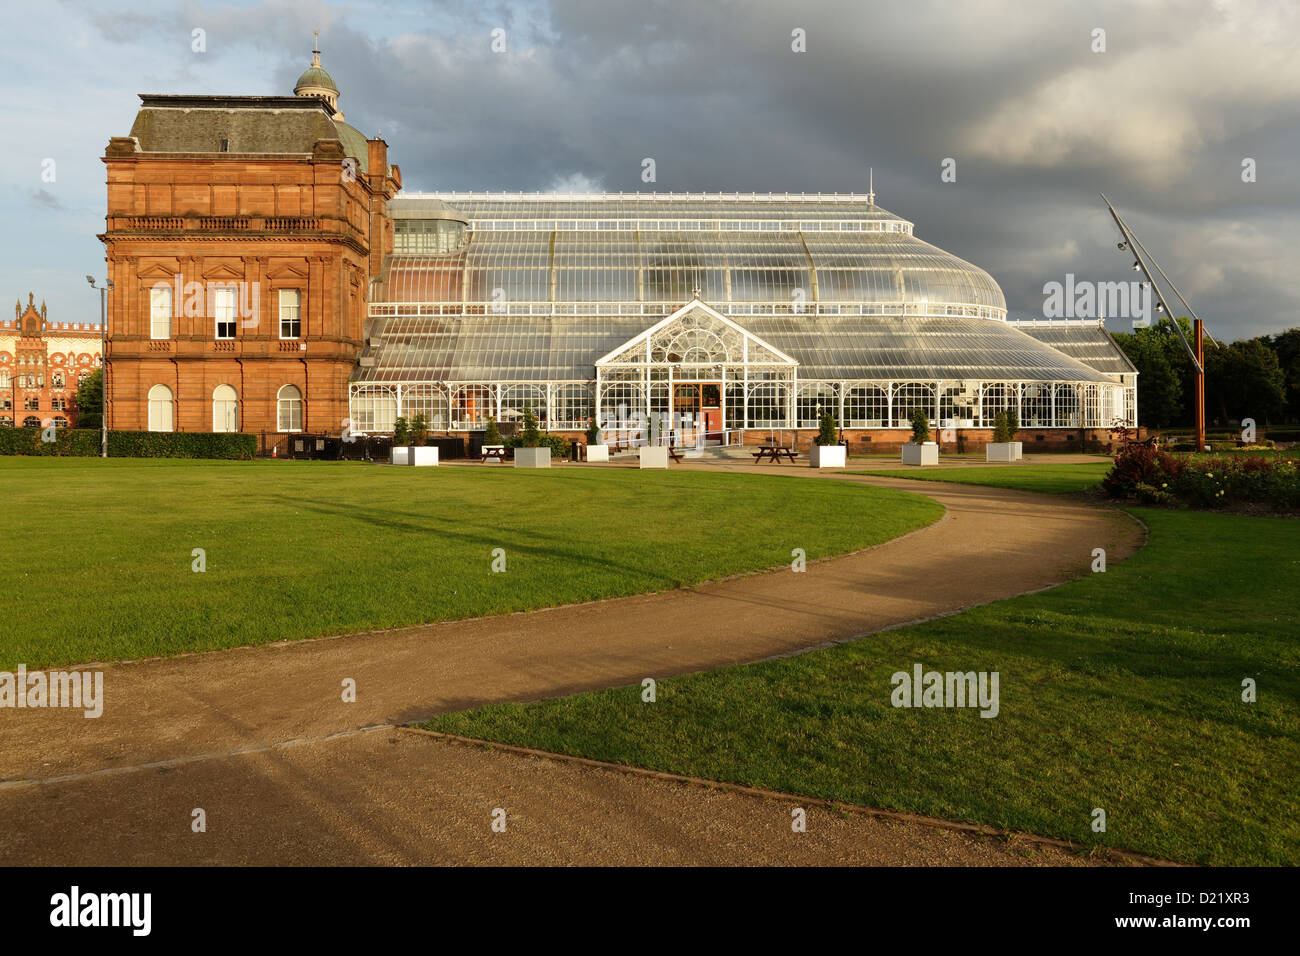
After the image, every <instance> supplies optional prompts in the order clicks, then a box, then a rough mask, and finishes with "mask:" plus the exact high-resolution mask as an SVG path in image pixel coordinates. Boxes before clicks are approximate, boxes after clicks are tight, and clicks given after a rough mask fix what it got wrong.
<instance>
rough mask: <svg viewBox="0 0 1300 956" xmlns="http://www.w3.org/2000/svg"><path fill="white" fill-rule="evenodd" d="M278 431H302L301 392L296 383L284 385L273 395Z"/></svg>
mask: <svg viewBox="0 0 1300 956" xmlns="http://www.w3.org/2000/svg"><path fill="white" fill-rule="evenodd" d="M275 400H276V412H277V420H278V422H279V427H280V431H282V432H300V431H302V392H300V391H298V387H297V386H296V385H286V386H284V387H283V388H281V389H280V392H279V394H277V395H276V397H275Z"/></svg>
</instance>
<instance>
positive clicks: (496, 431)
mask: <svg viewBox="0 0 1300 956" xmlns="http://www.w3.org/2000/svg"><path fill="white" fill-rule="evenodd" d="M505 449H506V446H505V443H504V442H503V441H502V440H501V428H500V426H498V425H497V420H496V416H495V415H489V416H488V420H487V427H486V428H485V429H483V445H482V451H483V452H488V451H495V452H497V453H498V454H497V455H493V456H491V457H489V456H487V455H484V456H483V457H484V460H485V461H501V458H500V457H499V455H500V454H502V453H504V452H505Z"/></svg>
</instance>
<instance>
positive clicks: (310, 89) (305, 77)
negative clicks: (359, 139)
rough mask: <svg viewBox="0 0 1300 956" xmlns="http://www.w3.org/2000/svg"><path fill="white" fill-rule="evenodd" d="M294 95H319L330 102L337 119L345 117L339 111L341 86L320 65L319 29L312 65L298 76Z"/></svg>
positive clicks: (312, 55) (312, 52) (312, 54)
mask: <svg viewBox="0 0 1300 956" xmlns="http://www.w3.org/2000/svg"><path fill="white" fill-rule="evenodd" d="M293 95H294V96H316V97H319V98H320V99H322V100H324V101H325V102H326V103H328V104H329V108H330V109H331V110H333V111H334V113H335V114H336V115H335V119H342V118H343V114H342V113H339V111H338V109H339V105H338V104H339V88H338V86H336V85H335V83H334V78H333V77H332V76H330V75H329V74H328V73H326V72H325V68H324V67H322V66H321V65H320V31H319V30H317V31H316V48H315V49H313V50H312V51H311V66H309V67H307V69H305V70H304V71H303V73H302V76H300V77H298V82H297V83H295V84H294V86H293Z"/></svg>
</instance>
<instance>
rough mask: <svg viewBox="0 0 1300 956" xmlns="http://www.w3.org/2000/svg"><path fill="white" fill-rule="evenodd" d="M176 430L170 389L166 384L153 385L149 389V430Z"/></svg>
mask: <svg viewBox="0 0 1300 956" xmlns="http://www.w3.org/2000/svg"><path fill="white" fill-rule="evenodd" d="M175 430H176V419H175V415H174V413H173V409H172V390H171V389H170V388H168V387H167V386H166V385H155V386H154V387H153V388H151V389H149V431H151V432H170V431H175Z"/></svg>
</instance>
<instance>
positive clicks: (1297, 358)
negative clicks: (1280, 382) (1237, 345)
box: [1268, 329, 1300, 422]
mask: <svg viewBox="0 0 1300 956" xmlns="http://www.w3.org/2000/svg"><path fill="white" fill-rule="evenodd" d="M1268 346H1269V348H1271V349H1272V350H1273V354H1274V355H1276V356H1277V361H1278V365H1279V366H1280V367H1281V369H1282V376H1283V378H1284V379H1285V383H1286V417H1287V419H1288V420H1289V421H1293V422H1300V329H1288V330H1287V331H1285V332H1280V333H1278V334H1277V335H1272V336H1269V339H1268Z"/></svg>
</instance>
